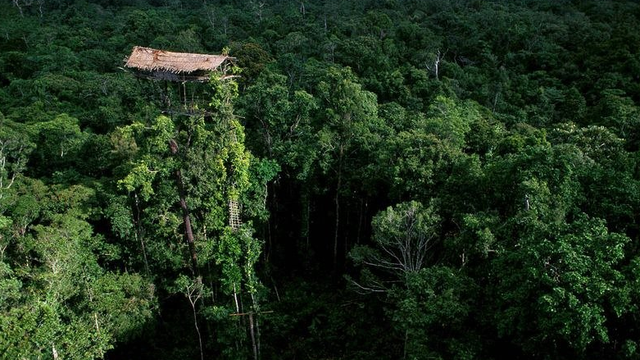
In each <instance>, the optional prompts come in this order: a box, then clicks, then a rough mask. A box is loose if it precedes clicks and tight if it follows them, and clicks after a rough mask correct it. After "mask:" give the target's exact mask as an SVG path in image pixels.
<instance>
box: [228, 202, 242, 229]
mask: <svg viewBox="0 0 640 360" xmlns="http://www.w3.org/2000/svg"><path fill="white" fill-rule="evenodd" d="M240 225H242V222H241V221H240V207H239V206H238V201H237V200H233V199H229V226H230V227H231V229H233V231H236V230H238V229H239V228H240Z"/></svg>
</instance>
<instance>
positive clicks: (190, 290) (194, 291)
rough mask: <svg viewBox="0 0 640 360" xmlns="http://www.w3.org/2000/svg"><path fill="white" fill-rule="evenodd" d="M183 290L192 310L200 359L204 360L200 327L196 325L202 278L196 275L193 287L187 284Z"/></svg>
mask: <svg viewBox="0 0 640 360" xmlns="http://www.w3.org/2000/svg"><path fill="white" fill-rule="evenodd" d="M185 290H186V291H185V296H186V297H187V299H188V300H189V304H190V305H191V310H192V311H193V325H194V327H195V328H196V333H197V334H198V344H199V345H200V360H204V351H203V348H202V335H201V334H200V328H199V327H198V314H197V313H196V303H197V302H198V300H199V299H200V297H202V279H201V278H199V277H198V278H197V279H196V283H195V284H193V287H191V286H189V285H187V288H186V289H185Z"/></svg>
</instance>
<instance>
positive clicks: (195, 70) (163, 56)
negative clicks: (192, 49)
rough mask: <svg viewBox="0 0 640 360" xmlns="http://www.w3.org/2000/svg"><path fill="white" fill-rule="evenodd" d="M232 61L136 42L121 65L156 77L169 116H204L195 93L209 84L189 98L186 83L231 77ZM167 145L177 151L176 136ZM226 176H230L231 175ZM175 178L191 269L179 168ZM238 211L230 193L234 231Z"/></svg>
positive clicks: (203, 92) (193, 91)
mask: <svg viewBox="0 0 640 360" xmlns="http://www.w3.org/2000/svg"><path fill="white" fill-rule="evenodd" d="M234 61H235V58H232V57H230V56H226V55H207V54H192V53H179V52H171V51H164V50H158V49H152V48H147V47H142V46H135V47H134V48H133V50H132V51H131V55H129V57H128V58H127V59H126V63H125V65H124V66H125V68H127V69H130V70H132V71H133V73H134V74H135V75H136V76H137V77H139V78H143V79H150V80H157V81H152V82H151V83H152V86H153V87H154V89H155V90H156V91H159V92H160V97H161V102H162V103H163V107H164V110H163V111H162V112H163V113H165V114H169V115H170V116H171V118H172V119H176V118H180V117H184V116H187V117H188V116H204V117H205V119H206V118H207V117H208V116H209V115H210V114H209V113H208V112H207V111H205V110H203V109H204V107H202V106H200V105H202V104H203V103H206V102H205V101H204V100H202V99H198V98H197V97H196V95H195V94H196V93H201V94H200V96H199V97H202V98H205V99H206V88H207V87H208V86H199V85H198V84H195V85H192V86H191V98H190V99H189V96H187V83H206V82H209V79H210V76H211V75H210V74H211V73H212V72H214V71H215V72H217V73H219V74H220V76H221V79H228V78H232V77H234V76H233V75H228V74H227V71H228V70H229V69H230V68H231V66H233V62H234ZM158 81H161V82H163V83H164V85H165V86H164V89H162V88H160V89H157V88H156V85H153V84H155V83H157V82H158ZM170 83H178V85H177V87H178V89H177V90H178V91H177V94H176V91H171V90H170V86H169V84H170ZM171 87H174V86H171ZM174 90H175V89H174ZM176 95H178V96H179V97H181V99H180V102H179V104H176V102H175V101H174V102H173V105H174V106H172V100H171V99H172V97H173V98H174V99H176V97H175V96H176ZM176 105H177V106H176ZM229 133H230V134H231V136H232V142H236V141H237V139H236V137H235V132H234V131H233V129H230V131H229ZM169 148H170V151H171V154H173V155H174V156H176V155H177V154H178V149H179V146H178V143H177V141H176V140H175V139H171V140H170V141H169ZM230 174H233V168H232V169H230ZM229 177H230V178H231V179H233V175H230V176H229ZM176 179H177V180H176V182H177V184H178V189H179V193H180V206H181V207H182V210H183V216H184V224H185V238H186V239H187V243H188V244H189V246H190V251H191V258H192V263H193V269H196V267H197V260H196V253H195V247H194V245H193V244H194V234H193V230H192V228H191V220H190V214H189V208H188V206H187V202H186V198H185V190H184V184H183V182H182V181H183V180H182V175H181V171H180V170H178V172H177V173H176ZM231 187H232V188H234V187H235V183H233V182H232V185H231ZM240 213H241V209H240V206H239V204H238V199H237V196H236V197H232V196H230V197H229V214H228V216H229V227H231V229H233V230H234V231H235V230H238V229H239V228H240V226H241V225H242V221H241V218H240Z"/></svg>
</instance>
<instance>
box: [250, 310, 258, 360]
mask: <svg viewBox="0 0 640 360" xmlns="http://www.w3.org/2000/svg"><path fill="white" fill-rule="evenodd" d="M249 333H250V334H251V345H252V347H253V360H258V346H257V344H256V335H255V330H254V324H253V312H250V313H249Z"/></svg>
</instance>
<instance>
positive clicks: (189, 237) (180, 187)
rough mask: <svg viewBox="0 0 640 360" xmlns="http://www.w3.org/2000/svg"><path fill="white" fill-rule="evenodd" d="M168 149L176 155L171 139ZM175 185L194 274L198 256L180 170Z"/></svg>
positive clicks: (176, 144)
mask: <svg viewBox="0 0 640 360" xmlns="http://www.w3.org/2000/svg"><path fill="white" fill-rule="evenodd" d="M169 147H170V148H171V153H172V154H173V155H176V154H177V153H178V143H176V141H175V140H173V139H171V140H170V141H169ZM175 175H176V183H177V185H178V194H179V196H180V208H181V209H182V218H183V221H184V235H185V238H186V239H187V244H188V245H189V253H190V254H191V267H192V270H193V273H194V274H196V273H197V271H198V256H197V254H196V244H195V241H194V236H193V229H192V228H191V217H190V216H189V207H188V206H187V199H186V194H185V191H184V183H183V181H182V172H181V171H180V169H178V170H176V172H175Z"/></svg>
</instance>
